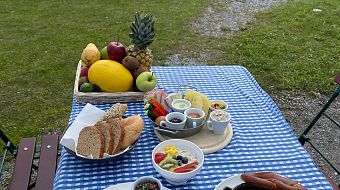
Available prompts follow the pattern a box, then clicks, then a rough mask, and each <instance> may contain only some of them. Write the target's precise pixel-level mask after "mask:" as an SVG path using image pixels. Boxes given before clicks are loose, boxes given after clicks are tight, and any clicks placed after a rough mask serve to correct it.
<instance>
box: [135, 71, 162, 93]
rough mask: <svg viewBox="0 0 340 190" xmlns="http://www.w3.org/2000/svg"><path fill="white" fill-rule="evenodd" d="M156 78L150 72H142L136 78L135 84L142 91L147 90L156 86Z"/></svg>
mask: <svg viewBox="0 0 340 190" xmlns="http://www.w3.org/2000/svg"><path fill="white" fill-rule="evenodd" d="M156 84H157V78H156V76H155V75H154V74H153V73H152V72H142V73H141V74H140V75H139V76H138V77H137V79H136V86H137V88H138V90H140V91H142V92H148V91H150V90H152V89H154V88H155V87H156Z"/></svg>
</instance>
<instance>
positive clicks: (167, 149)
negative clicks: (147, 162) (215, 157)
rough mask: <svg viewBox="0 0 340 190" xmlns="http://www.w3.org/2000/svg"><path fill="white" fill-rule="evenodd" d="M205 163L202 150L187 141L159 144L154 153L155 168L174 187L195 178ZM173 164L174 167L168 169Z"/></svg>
mask: <svg viewBox="0 0 340 190" xmlns="http://www.w3.org/2000/svg"><path fill="white" fill-rule="evenodd" d="M160 157H162V158H160ZM203 162H204V154H203V152H202V150H201V149H200V148H199V147H198V146H197V145H195V144H194V143H192V142H190V141H187V140H182V139H171V140H166V141H163V142H161V143H159V144H158V145H157V146H156V147H155V148H154V149H153V151H152V164H153V167H154V168H155V170H156V171H157V172H158V173H159V174H160V175H161V176H162V177H163V178H165V179H166V180H167V181H168V182H169V183H171V184H174V185H181V184H185V183H186V182H187V181H189V180H190V179H192V178H194V177H195V176H196V175H197V174H198V173H199V172H200V171H201V169H202V166H203ZM171 164H173V165H172V166H173V167H172V168H167V167H169V166H171Z"/></svg>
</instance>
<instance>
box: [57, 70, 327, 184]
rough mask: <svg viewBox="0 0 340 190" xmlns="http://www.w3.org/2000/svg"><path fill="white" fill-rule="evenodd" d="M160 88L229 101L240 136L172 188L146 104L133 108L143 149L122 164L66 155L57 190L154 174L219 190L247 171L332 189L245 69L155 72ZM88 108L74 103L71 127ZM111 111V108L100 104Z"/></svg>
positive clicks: (119, 181)
mask: <svg viewBox="0 0 340 190" xmlns="http://www.w3.org/2000/svg"><path fill="white" fill-rule="evenodd" d="M153 71H154V73H155V75H156V76H157V79H158V88H161V89H164V90H166V91H167V92H177V91H181V92H182V91H184V90H185V89H184V88H183V89H181V88H180V89H178V84H188V85H191V86H195V87H197V89H198V91H199V92H202V93H204V94H206V95H207V96H208V97H209V98H210V99H221V100H225V101H226V102H227V103H228V104H229V108H228V111H229V113H230V114H231V116H232V121H231V123H232V126H233V129H234V136H233V138H232V140H231V143H230V144H229V145H228V146H227V147H226V148H224V149H222V150H220V151H218V152H216V153H213V154H209V155H206V157H205V162H204V165H203V168H202V170H201V172H200V173H199V174H198V175H197V176H196V177H195V178H193V179H192V180H190V181H188V182H187V184H185V185H183V186H174V185H170V184H169V183H167V182H166V181H165V180H164V179H163V178H162V177H161V176H160V175H159V174H158V173H157V172H156V170H155V169H154V168H153V166H152V161H151V156H150V155H151V152H152V149H153V148H154V147H155V146H156V145H157V144H158V143H159V141H158V139H157V137H156V136H155V134H154V132H153V129H152V125H151V122H150V121H149V120H148V119H147V118H146V116H145V115H144V112H143V103H141V102H139V103H129V111H128V113H127V115H131V114H142V116H143V118H144V121H145V128H144V129H143V132H142V135H141V137H140V139H139V141H138V144H137V146H136V147H135V148H134V149H133V150H132V151H131V152H129V153H127V154H125V155H124V156H122V157H120V158H119V159H117V160H111V161H108V162H90V161H84V160H81V159H78V158H76V157H74V156H72V155H70V154H69V153H67V152H66V151H65V150H63V152H62V156H61V159H60V163H59V165H58V169H57V172H56V176H55V181H54V187H55V189H103V188H106V187H108V186H110V185H114V184H119V183H125V182H130V181H134V180H136V179H137V178H138V177H141V176H147V175H152V176H154V177H157V178H158V179H160V180H161V181H162V183H163V184H164V186H166V187H168V188H171V189H202V190H203V189H204V190H208V189H214V188H215V186H216V185H217V184H218V183H219V182H220V181H222V180H223V179H226V178H228V177H230V176H233V175H236V174H240V173H243V172H258V171H273V172H277V173H279V174H281V175H283V176H286V177H289V178H291V179H293V180H296V181H299V182H301V183H302V184H303V185H304V186H305V187H306V188H308V189H313V188H315V189H322V190H327V189H329V190H331V189H332V188H331V186H330V185H329V183H328V181H327V180H326V178H325V177H324V176H323V175H322V173H321V172H320V171H319V169H318V168H317V166H316V165H315V163H314V162H313V160H312V159H311V157H310V156H309V155H308V153H307V152H306V151H305V149H304V148H303V147H302V146H301V145H300V144H299V142H298V140H297V138H296V136H295V135H294V133H293V131H292V130H291V129H290V127H289V126H288V124H287V123H286V121H285V119H284V117H283V116H282V114H281V112H280V110H279V109H278V108H277V106H276V104H275V103H274V102H273V100H272V99H271V98H270V96H268V94H267V93H266V92H264V91H263V90H262V89H261V87H260V86H259V85H258V84H257V82H256V81H255V79H254V78H253V77H252V76H251V74H250V73H249V72H248V71H247V70H246V69H245V68H244V67H240V66H200V67H153ZM84 105H85V104H79V103H76V102H75V101H73V106H72V113H71V116H70V121H69V122H70V123H71V122H72V121H73V120H74V119H75V117H76V116H77V114H78V113H79V112H80V111H81V109H82V108H83V107H84ZM96 106H97V107H99V108H101V109H103V110H104V111H106V110H107V109H109V108H110V107H111V104H97V105H96Z"/></svg>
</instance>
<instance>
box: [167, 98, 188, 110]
mask: <svg viewBox="0 0 340 190" xmlns="http://www.w3.org/2000/svg"><path fill="white" fill-rule="evenodd" d="M176 104H182V105H184V106H183V107H178V106H176ZM190 107H191V102H190V101H188V100H186V99H175V100H174V101H172V103H171V108H172V110H173V111H174V112H181V113H184V111H185V110H186V109H189V108H190Z"/></svg>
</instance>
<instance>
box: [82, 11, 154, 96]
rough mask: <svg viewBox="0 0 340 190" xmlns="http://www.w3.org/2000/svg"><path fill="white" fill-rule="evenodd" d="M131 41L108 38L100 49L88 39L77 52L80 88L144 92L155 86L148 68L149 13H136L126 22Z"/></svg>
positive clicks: (149, 52) (152, 23)
mask: <svg viewBox="0 0 340 190" xmlns="http://www.w3.org/2000/svg"><path fill="white" fill-rule="evenodd" d="M130 29H131V33H130V34H129V37H130V38H131V42H132V43H133V45H130V46H128V47H127V48H125V46H124V45H123V44H122V43H120V42H119V40H118V41H117V42H110V43H109V44H108V45H107V46H105V47H104V48H103V49H102V50H101V51H100V50H99V49H98V48H97V46H96V45H95V44H94V43H89V44H88V45H87V46H86V47H85V49H84V50H83V52H82V54H81V57H80V58H81V61H82V68H81V70H80V76H79V80H78V86H79V89H78V90H79V91H81V92H112V93H113V92H127V91H142V92H147V91H150V90H152V89H153V88H155V86H156V84H157V79H156V76H155V75H154V74H153V73H152V72H150V70H151V66H152V58H153V56H152V54H151V50H150V49H149V48H148V47H149V46H150V45H151V43H152V42H153V38H154V36H155V29H154V19H153V16H152V15H150V14H145V13H136V14H135V20H134V22H133V23H132V24H131V26H130Z"/></svg>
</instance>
